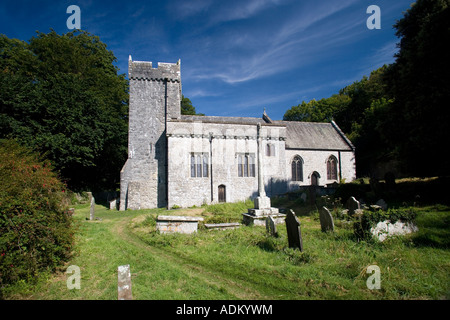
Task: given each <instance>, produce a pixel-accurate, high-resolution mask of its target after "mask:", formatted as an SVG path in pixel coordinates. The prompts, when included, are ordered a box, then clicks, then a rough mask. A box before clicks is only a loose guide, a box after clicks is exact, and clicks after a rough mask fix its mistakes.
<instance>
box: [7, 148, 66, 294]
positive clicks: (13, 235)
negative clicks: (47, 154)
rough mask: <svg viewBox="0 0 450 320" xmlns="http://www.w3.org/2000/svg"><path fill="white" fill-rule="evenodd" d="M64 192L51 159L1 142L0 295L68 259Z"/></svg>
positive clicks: (64, 189)
mask: <svg viewBox="0 0 450 320" xmlns="http://www.w3.org/2000/svg"><path fill="white" fill-rule="evenodd" d="M66 193H67V192H66V187H65V185H64V184H63V183H62V182H61V181H60V180H59V179H58V177H57V175H56V174H55V173H54V172H53V171H52V167H51V164H50V162H49V161H46V160H43V159H42V158H41V157H40V156H38V155H37V154H35V153H33V152H32V151H30V150H28V149H26V148H24V147H22V146H20V145H19V144H18V143H17V142H16V141H14V140H0V296H1V289H2V288H4V287H5V286H6V285H9V284H12V283H14V282H16V281H18V280H22V279H23V280H27V281H28V280H30V279H35V278H36V277H37V276H38V274H39V272H40V271H43V270H54V269H55V268H56V267H57V266H58V265H61V264H62V263H63V262H64V261H66V260H67V259H68V258H69V256H70V252H71V248H72V244H73V237H74V226H73V219H72V216H71V215H70V214H69V212H68V210H67V208H65V207H64V206H63V205H62V203H63V202H64V201H63V200H64V198H65V194H66Z"/></svg>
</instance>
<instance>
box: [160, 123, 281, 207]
mask: <svg viewBox="0 0 450 320" xmlns="http://www.w3.org/2000/svg"><path fill="white" fill-rule="evenodd" d="M167 133H168V147H169V154H168V158H169V161H168V166H169V167H168V171H169V177H168V183H169V195H168V202H169V203H168V205H169V207H173V206H175V205H176V206H181V207H189V206H193V205H201V204H203V203H208V204H209V203H216V202H218V188H219V186H220V185H225V187H226V201H227V202H236V201H241V200H245V199H247V198H254V197H256V196H257V195H258V175H257V172H258V163H257V156H258V145H257V127H256V126H255V125H238V124H234V125H230V124H218V123H190V122H170V123H168V130H167ZM261 135H262V137H263V143H262V146H263V148H264V147H265V144H266V143H267V141H270V143H273V144H274V145H275V149H276V155H275V156H274V157H270V158H269V157H265V154H264V153H263V167H264V173H265V180H266V181H269V180H270V178H271V177H272V176H276V177H280V176H284V172H285V168H284V148H285V147H284V140H283V139H284V135H285V128H283V127H274V126H263V127H262V130H261ZM211 137H212V139H211ZM280 137H281V140H280ZM263 150H264V149H263ZM191 153H203V154H209V156H210V157H209V159H210V161H209V164H210V170H209V175H208V177H201V178H198V177H195V178H193V177H191V171H190V168H191V167H190V166H191V160H190V155H191ZM211 153H212V154H211ZM239 153H249V154H254V155H255V176H254V177H251V176H249V177H239V176H238V159H237V157H236V155H237V154H239ZM211 168H212V171H211ZM211 173H212V175H211Z"/></svg>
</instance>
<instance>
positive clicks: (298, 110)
mask: <svg viewBox="0 0 450 320" xmlns="http://www.w3.org/2000/svg"><path fill="white" fill-rule="evenodd" d="M350 101H351V100H350V99H349V97H348V96H346V95H343V94H334V95H332V96H331V97H330V98H323V99H321V100H319V101H316V100H315V99H313V100H311V101H309V102H305V101H303V102H302V103H301V104H299V105H298V106H293V107H292V108H291V109H289V110H288V111H286V113H285V114H284V116H283V120H285V121H307V122H329V121H330V120H331V119H333V118H334V117H335V116H336V114H337V113H338V112H339V110H341V109H344V108H346V106H347V105H348V104H349V103H350Z"/></svg>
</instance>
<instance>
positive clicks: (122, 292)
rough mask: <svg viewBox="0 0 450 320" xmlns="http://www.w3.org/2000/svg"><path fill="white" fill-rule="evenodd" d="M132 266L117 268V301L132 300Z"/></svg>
mask: <svg viewBox="0 0 450 320" xmlns="http://www.w3.org/2000/svg"><path fill="white" fill-rule="evenodd" d="M132 299H133V297H132V295H131V271H130V265H129V264H127V265H124V266H119V267H118V268H117V300H132Z"/></svg>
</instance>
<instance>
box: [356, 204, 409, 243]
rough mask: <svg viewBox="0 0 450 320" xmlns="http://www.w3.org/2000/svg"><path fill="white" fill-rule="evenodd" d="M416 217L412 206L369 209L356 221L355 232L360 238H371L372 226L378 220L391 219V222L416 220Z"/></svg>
mask: <svg viewBox="0 0 450 320" xmlns="http://www.w3.org/2000/svg"><path fill="white" fill-rule="evenodd" d="M415 218H416V212H415V211H414V210H413V209H412V208H399V209H389V210H388V211H383V210H376V211H368V210H364V212H363V214H362V216H361V219H360V221H357V222H355V223H354V225H353V227H354V233H355V235H356V236H357V237H358V238H360V239H361V238H364V239H367V238H370V237H371V236H372V234H371V233H370V228H372V227H375V226H376V225H377V223H378V222H381V221H386V220H389V221H390V222H391V223H396V222H397V221H402V222H414V221H415Z"/></svg>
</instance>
